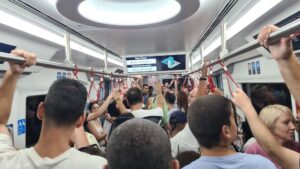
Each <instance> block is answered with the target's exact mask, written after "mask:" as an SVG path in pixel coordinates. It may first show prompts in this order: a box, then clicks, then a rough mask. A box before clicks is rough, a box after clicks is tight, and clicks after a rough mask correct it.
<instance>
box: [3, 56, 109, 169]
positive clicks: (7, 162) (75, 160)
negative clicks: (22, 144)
mask: <svg viewBox="0 0 300 169" xmlns="http://www.w3.org/2000/svg"><path fill="white" fill-rule="evenodd" d="M11 53H12V54H13V55H17V56H21V57H24V58H25V63H24V64H21V65H20V64H15V63H10V69H9V70H7V72H6V73H5V76H4V79H3V81H2V84H1V87H0V104H1V106H0V123H1V124H0V152H1V154H0V163H1V168H12V166H13V168H16V169H18V168H24V167H27V168H78V169H79V168H99V167H100V168H101V167H102V166H103V165H104V164H106V160H105V159H104V158H102V157H97V156H92V155H88V154H86V153H82V152H80V151H78V150H76V149H74V148H71V146H70V142H72V137H73V133H74V130H75V129H76V128H79V127H81V126H82V124H83V122H84V119H85V114H84V113H83V112H84V107H85V102H86V100H87V91H86V88H85V87H84V86H83V85H82V84H81V83H79V82H78V81H76V80H71V79H60V80H57V81H55V82H54V83H53V84H52V85H51V87H50V89H49V92H48V94H47V96H46V98H45V101H44V102H42V103H40V105H39V107H38V112H37V116H38V118H39V119H41V120H42V121H43V122H42V129H41V134H40V137H39V140H38V142H37V144H36V145H35V146H34V147H31V148H27V149H23V150H16V149H15V148H14V147H13V146H12V139H11V136H10V133H9V132H8V130H7V128H6V124H7V121H8V118H9V117H10V112H11V106H12V100H13V95H14V91H15V88H16V83H17V80H18V78H19V77H20V75H21V74H22V72H23V70H24V68H25V67H29V66H31V65H33V64H35V62H36V57H35V55H34V54H32V53H28V52H25V51H21V50H14V51H12V52H11Z"/></svg>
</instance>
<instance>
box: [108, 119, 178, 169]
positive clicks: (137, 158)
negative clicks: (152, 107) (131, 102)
mask: <svg viewBox="0 0 300 169" xmlns="http://www.w3.org/2000/svg"><path fill="white" fill-rule="evenodd" d="M106 157H107V161H108V169H179V163H178V161H177V160H172V156H171V147H170V142H169V139H168V136H167V134H166V133H165V131H164V130H162V129H161V127H159V126H158V125H156V124H155V123H153V122H150V121H148V120H144V119H138V118H135V119H132V120H128V121H126V122H125V123H123V124H121V125H120V126H118V127H117V128H116V129H115V130H114V131H113V133H112V135H111V137H110V140H109V142H108V145H107V149H106Z"/></svg>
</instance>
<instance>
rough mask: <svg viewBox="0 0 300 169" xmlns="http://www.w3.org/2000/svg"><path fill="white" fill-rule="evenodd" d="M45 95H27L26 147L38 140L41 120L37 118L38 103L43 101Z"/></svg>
mask: <svg viewBox="0 0 300 169" xmlns="http://www.w3.org/2000/svg"><path fill="white" fill-rule="evenodd" d="M45 97H46V95H38V96H29V97H27V98H26V147H27V148H28V147H31V146H34V144H35V143H36V142H37V141H38V139H39V136H40V132H41V126H42V121H41V120H39V119H38V118H37V109H38V106H39V103H40V102H42V101H44V99H45Z"/></svg>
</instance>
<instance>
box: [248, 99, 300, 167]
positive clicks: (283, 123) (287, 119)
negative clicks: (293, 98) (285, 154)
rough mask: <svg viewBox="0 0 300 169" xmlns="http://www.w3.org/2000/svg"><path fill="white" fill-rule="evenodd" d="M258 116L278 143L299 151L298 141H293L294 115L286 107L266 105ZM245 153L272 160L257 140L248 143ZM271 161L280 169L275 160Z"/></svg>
mask: <svg viewBox="0 0 300 169" xmlns="http://www.w3.org/2000/svg"><path fill="white" fill-rule="evenodd" d="M259 117H260V119H261V120H262V121H263V123H264V124H265V125H266V127H267V128H268V129H269V130H270V131H271V133H272V134H273V135H274V137H275V139H276V140H277V141H278V143H279V144H280V145H282V146H284V147H286V148H289V149H291V150H294V151H296V152H300V145H299V143H297V142H295V141H294V140H295V129H296V127H295V124H294V117H293V115H292V112H291V110H290V109H289V108H288V107H286V106H282V105H270V106H267V107H265V108H263V109H262V111H261V112H260V114H259ZM245 153H248V154H259V155H262V156H264V157H266V158H269V159H270V160H272V159H271V158H270V157H269V156H268V155H267V153H266V152H265V151H264V150H263V149H262V148H261V146H260V145H259V144H258V143H257V142H255V143H252V144H250V145H249V146H248V147H247V148H246V149H245ZM273 163H274V164H275V165H276V167H277V169H282V167H281V166H279V165H278V164H277V163H276V162H275V161H273Z"/></svg>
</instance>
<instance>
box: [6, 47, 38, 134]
mask: <svg viewBox="0 0 300 169" xmlns="http://www.w3.org/2000/svg"><path fill="white" fill-rule="evenodd" d="M11 54H13V55H16V56H20V57H24V58H25V60H26V61H25V63H24V64H21V65H20V64H15V63H9V65H10V69H8V70H7V71H6V73H5V75H4V78H3V81H2V84H1V86H0V133H4V134H8V135H9V132H8V129H7V128H6V124H7V121H8V119H9V116H10V112H11V106H12V101H13V96H14V92H15V89H16V84H17V80H18V78H19V76H20V75H21V74H22V72H23V70H24V68H25V67H29V66H31V65H34V64H35V62H36V56H35V54H33V53H29V52H26V51H23V50H13V51H12V52H11Z"/></svg>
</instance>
